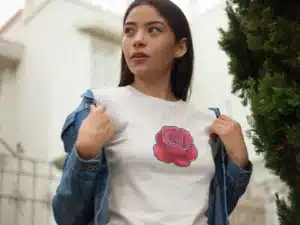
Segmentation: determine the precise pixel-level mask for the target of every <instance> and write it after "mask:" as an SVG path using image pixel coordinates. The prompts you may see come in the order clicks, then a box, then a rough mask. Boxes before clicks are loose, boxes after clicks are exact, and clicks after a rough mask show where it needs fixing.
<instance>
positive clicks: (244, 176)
mask: <svg viewBox="0 0 300 225" xmlns="http://www.w3.org/2000/svg"><path fill="white" fill-rule="evenodd" d="M251 174H252V163H251V162H250V161H249V163H248V165H247V166H246V167H245V168H240V167H239V166H238V165H236V164H235V163H234V162H233V161H232V160H231V159H230V158H229V157H228V159H227V166H226V174H225V179H226V188H227V190H226V192H227V211H228V215H230V214H231V213H232V211H233V210H234V208H235V206H236V204H237V202H238V200H239V199H240V197H241V196H242V195H243V194H244V193H245V191H246V189H247V186H248V184H249V180H250V177H251Z"/></svg>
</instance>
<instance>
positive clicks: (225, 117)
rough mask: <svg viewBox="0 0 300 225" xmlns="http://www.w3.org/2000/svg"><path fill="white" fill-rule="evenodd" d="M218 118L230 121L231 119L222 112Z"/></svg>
mask: <svg viewBox="0 0 300 225" xmlns="http://www.w3.org/2000/svg"><path fill="white" fill-rule="evenodd" d="M219 118H220V119H222V120H226V121H232V119H231V118H230V117H229V116H227V115H224V114H222V115H221V116H220V117H219Z"/></svg>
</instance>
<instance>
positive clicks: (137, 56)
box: [131, 52, 149, 59]
mask: <svg viewBox="0 0 300 225" xmlns="http://www.w3.org/2000/svg"><path fill="white" fill-rule="evenodd" d="M148 57H149V56H148V55H147V54H145V53H144V52H134V53H133V54H132V56H131V58H132V59H140V58H148Z"/></svg>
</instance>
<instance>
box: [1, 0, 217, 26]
mask: <svg viewBox="0 0 300 225" xmlns="http://www.w3.org/2000/svg"><path fill="white" fill-rule="evenodd" d="M25 1H26V0H0V26H2V25H3V24H4V23H5V22H6V21H7V20H8V19H9V18H10V17H11V16H12V15H13V14H14V13H15V12H16V11H17V10H18V9H21V8H23V6H24V3H25ZM37 1H43V0H37ZM82 1H88V2H91V3H93V4H95V5H97V4H99V2H101V3H100V4H102V5H103V6H106V7H107V8H112V7H111V6H112V4H113V5H114V7H113V9H116V6H119V7H117V8H118V9H116V10H118V11H119V10H122V9H121V8H122V7H124V5H123V4H120V2H125V1H124V0H82ZM128 1H129V2H130V0H128ZM173 1H174V2H175V3H176V4H178V6H180V7H182V8H184V7H185V6H187V5H191V4H192V5H193V6H195V4H197V7H198V8H199V12H203V11H204V10H206V9H207V8H209V7H211V6H212V5H215V4H216V3H218V2H220V1H221V0H209V1H206V0H173Z"/></svg>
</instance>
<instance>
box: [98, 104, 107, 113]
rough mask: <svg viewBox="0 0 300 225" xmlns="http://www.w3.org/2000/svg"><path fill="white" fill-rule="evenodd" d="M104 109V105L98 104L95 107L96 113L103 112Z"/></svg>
mask: <svg viewBox="0 0 300 225" xmlns="http://www.w3.org/2000/svg"><path fill="white" fill-rule="evenodd" d="M105 111H106V107H105V106H103V105H99V106H97V107H96V112H98V113H104V112H105Z"/></svg>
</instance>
